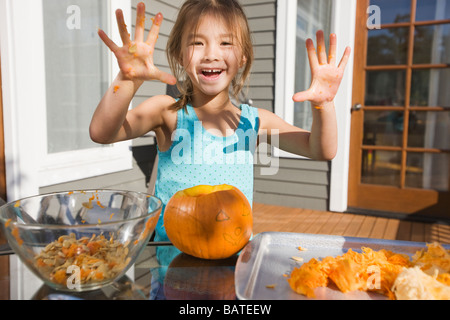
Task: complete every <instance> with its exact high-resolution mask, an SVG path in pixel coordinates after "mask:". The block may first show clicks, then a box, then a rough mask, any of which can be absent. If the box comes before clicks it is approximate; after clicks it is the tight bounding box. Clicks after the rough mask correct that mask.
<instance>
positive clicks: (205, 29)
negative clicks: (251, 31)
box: [181, 15, 245, 97]
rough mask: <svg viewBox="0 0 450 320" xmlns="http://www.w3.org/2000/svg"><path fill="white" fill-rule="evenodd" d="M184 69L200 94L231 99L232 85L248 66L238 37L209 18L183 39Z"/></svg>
mask: <svg viewBox="0 0 450 320" xmlns="http://www.w3.org/2000/svg"><path fill="white" fill-rule="evenodd" d="M181 62H182V65H183V67H184V68H185V70H186V72H187V74H188V76H189V78H190V79H191V81H192V83H193V86H194V97H198V95H199V94H203V95H206V96H215V95H218V94H221V93H226V94H227V95H228V90H229V86H230V83H231V81H232V80H233V78H234V77H235V76H236V74H237V73H238V71H239V68H240V67H242V65H243V64H244V63H245V58H244V57H243V56H242V53H241V50H240V47H239V44H238V43H237V40H236V35H233V34H232V33H230V30H229V29H228V28H227V25H226V24H225V23H223V21H222V20H221V19H215V18H214V17H213V16H211V15H206V16H205V17H203V18H202V20H201V21H200V24H199V25H198V29H197V32H196V33H194V32H192V33H189V34H185V35H184V37H183V53H182V61H181Z"/></svg>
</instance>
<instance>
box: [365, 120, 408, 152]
mask: <svg viewBox="0 0 450 320" xmlns="http://www.w3.org/2000/svg"><path fill="white" fill-rule="evenodd" d="M363 139H364V140H363V144H364V145H377V146H396V147H401V146H402V141H403V112H399V111H364V138H363Z"/></svg>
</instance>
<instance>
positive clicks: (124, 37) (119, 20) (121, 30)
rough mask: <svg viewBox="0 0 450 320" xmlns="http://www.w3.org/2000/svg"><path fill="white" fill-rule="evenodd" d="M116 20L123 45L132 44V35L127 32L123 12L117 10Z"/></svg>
mask: <svg viewBox="0 0 450 320" xmlns="http://www.w3.org/2000/svg"><path fill="white" fill-rule="evenodd" d="M116 19H117V26H118V27H119V33H120V38H121V39H122V43H123V44H124V45H127V44H129V43H130V42H131V39H130V34H129V33H128V31H127V25H126V24H125V20H124V19H123V12H122V10H120V9H117V10H116Z"/></svg>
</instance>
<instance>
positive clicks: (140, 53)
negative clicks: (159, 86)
mask: <svg viewBox="0 0 450 320" xmlns="http://www.w3.org/2000/svg"><path fill="white" fill-rule="evenodd" d="M116 18H117V24H118V27H119V32H120V37H121V38H122V42H123V46H122V47H119V46H117V45H116V44H115V43H114V41H112V40H111V39H110V38H109V37H108V36H107V35H106V33H105V32H104V31H103V30H101V29H99V30H98V35H99V36H100V38H101V39H102V40H103V42H104V43H105V44H106V45H107V46H108V48H109V49H110V50H111V51H112V52H113V53H114V55H115V56H116V58H117V62H118V63H119V68H120V71H121V73H122V75H123V76H124V78H125V79H129V80H141V81H144V80H159V81H161V82H164V83H167V84H171V85H174V84H175V83H176V82H177V80H176V78H175V77H174V76H173V75H171V74H168V73H166V72H163V71H161V70H159V69H158V68H157V67H155V65H154V61H153V52H154V50H155V44H156V40H157V39H158V34H159V28H160V26H161V23H162V21H163V16H162V14H161V13H158V14H157V15H156V16H155V18H154V20H153V25H152V27H151V29H150V32H149V34H148V37H147V40H146V41H145V42H144V26H145V5H144V3H142V2H140V3H139V4H138V5H137V14H136V30H135V37H134V41H131V38H130V34H129V33H128V31H127V26H126V24H125V21H124V18H123V12H122V10H120V9H118V10H117V11H116Z"/></svg>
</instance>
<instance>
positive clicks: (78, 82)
mask: <svg viewBox="0 0 450 320" xmlns="http://www.w3.org/2000/svg"><path fill="white" fill-rule="evenodd" d="M42 3H43V12H44V37H45V39H44V48H45V71H46V89H47V136H48V138H47V140H48V153H57V152H63V151H71V150H80V149H87V148H92V147H98V145H96V144H94V143H93V142H92V141H91V139H90V137H89V130H88V128H89V123H90V120H91V117H92V113H93V111H94V109H95V107H96V106H97V104H98V102H99V101H100V99H101V97H102V95H103V93H104V92H105V91H106V88H107V85H108V78H109V71H108V69H109V68H108V65H107V61H106V60H107V59H106V58H105V57H107V56H108V51H107V47H106V46H105V45H102V42H101V41H99V38H98V35H97V29H98V28H102V29H104V30H105V29H107V28H106V26H107V7H108V3H107V1H104V0H95V1H92V0H43V2H42ZM68 12H69V13H68ZM77 19H78V20H77Z"/></svg>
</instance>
